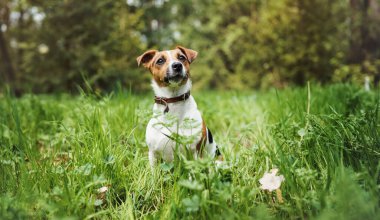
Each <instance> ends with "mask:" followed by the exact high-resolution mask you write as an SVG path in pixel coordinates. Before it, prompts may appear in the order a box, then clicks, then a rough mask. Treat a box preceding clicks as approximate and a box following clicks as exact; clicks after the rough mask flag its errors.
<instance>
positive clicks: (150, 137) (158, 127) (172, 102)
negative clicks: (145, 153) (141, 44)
mask: <svg viewBox="0 0 380 220" xmlns="http://www.w3.org/2000/svg"><path fill="white" fill-rule="evenodd" d="M197 54H198V52H196V51H194V50H191V49H187V48H185V47H181V46H177V47H176V48H175V49H174V50H166V51H157V50H148V51H146V52H145V53H144V54H142V55H141V56H139V57H137V64H138V65H139V66H140V65H141V64H142V65H143V66H144V67H145V68H147V69H149V71H150V72H151V73H152V77H153V79H152V87H153V90H154V93H155V98H154V101H155V104H154V105H153V117H152V118H151V119H150V121H149V123H148V126H147V128H146V143H147V144H148V147H149V162H150V165H151V166H152V167H154V165H155V164H156V163H157V160H160V159H161V158H162V159H163V160H164V161H165V162H171V161H173V159H174V152H176V149H177V147H178V149H179V151H180V152H189V153H191V155H193V156H194V158H198V157H202V156H203V155H205V154H206V155H207V156H210V157H215V156H220V152H219V150H218V147H217V145H216V143H215V141H214V140H213V137H212V134H211V131H210V129H208V128H207V127H206V124H205V122H204V120H203V119H202V116H201V113H200V112H199V110H198V108H197V104H196V103H195V100H194V98H193V96H192V95H191V94H190V89H191V80H190V64H191V63H192V62H193V61H194V60H195V58H196V57H197ZM173 116H174V117H173ZM173 119H174V120H173ZM189 122H191V123H190V124H191V125H189ZM176 137H183V138H185V139H186V138H188V139H189V141H188V142H186V144H184V146H178V144H177V142H176ZM182 145H183V144H182Z"/></svg>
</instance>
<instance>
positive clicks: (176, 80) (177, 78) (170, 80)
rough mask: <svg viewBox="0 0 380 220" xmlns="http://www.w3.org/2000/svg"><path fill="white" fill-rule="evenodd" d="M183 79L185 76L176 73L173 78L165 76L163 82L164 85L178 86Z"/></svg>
mask: <svg viewBox="0 0 380 220" xmlns="http://www.w3.org/2000/svg"><path fill="white" fill-rule="evenodd" d="M185 78H186V74H181V73H178V74H176V75H174V76H173V75H170V74H167V76H165V78H164V81H165V83H168V84H178V83H180V82H181V81H182V80H184V79H185Z"/></svg>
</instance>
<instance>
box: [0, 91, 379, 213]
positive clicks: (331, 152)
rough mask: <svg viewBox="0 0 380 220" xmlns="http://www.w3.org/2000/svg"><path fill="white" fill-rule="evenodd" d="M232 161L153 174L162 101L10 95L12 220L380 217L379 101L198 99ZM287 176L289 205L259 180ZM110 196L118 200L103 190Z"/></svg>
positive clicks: (3, 126)
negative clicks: (152, 124)
mask: <svg viewBox="0 0 380 220" xmlns="http://www.w3.org/2000/svg"><path fill="white" fill-rule="evenodd" d="M194 96H195V99H196V100H197V103H198V107H199V108H200V109H201V111H202V113H203V117H204V119H205V120H206V123H207V125H208V126H209V127H210V128H211V130H212V131H213V133H214V136H215V139H216V140H217V142H218V144H219V146H220V147H221V150H222V152H223V154H224V156H225V159H226V161H225V164H224V166H223V167H221V168H219V169H217V168H216V167H215V166H214V163H213V161H212V160H207V159H204V160H199V161H191V160H190V161H188V160H185V159H179V158H177V159H176V160H175V162H174V163H173V164H165V163H162V164H160V165H158V167H157V169H156V170H155V171H153V172H152V171H151V169H150V167H149V163H148V156H147V146H146V144H145V137H144V136H145V126H146V124H147V121H148V120H149V118H150V115H151V109H152V102H153V101H152V97H150V96H138V95H132V94H130V93H128V92H121V93H117V94H112V95H108V96H103V97H98V96H93V95H81V96H75V97H71V96H68V95H60V96H44V95H37V96H36V95H26V96H24V97H22V98H20V99H15V98H12V97H10V96H8V95H4V96H3V97H2V98H1V100H0V132H1V133H0V145H1V150H0V171H1V172H0V174H1V178H2V179H1V195H0V219H17V218H21V219H29V218H36V219H39V218H62V217H75V218H78V219H84V218H115V219H132V218H155V219H156V218H161V219H182V218H189V219H233V218H236V219H240V218H243V219H244V218H257V219H265V218H268V219H271V218H292V219H310V218H319V219H375V218H378V216H379V215H380V211H379V196H378V195H379V181H380V180H379V171H380V163H379V159H380V135H379V122H380V119H379V118H378V113H379V109H378V105H379V98H378V94H377V93H376V92H365V91H362V90H361V89H359V88H356V87H353V86H348V85H334V86H329V87H326V88H321V87H318V86H311V88H310V92H309V93H308V89H307V88H297V89H286V90H280V91H275V90H273V91H269V92H253V91H252V92H249V91H247V92H198V93H194ZM272 168H278V169H279V173H280V174H281V175H283V176H284V178H285V181H284V182H283V183H282V185H281V191H282V197H283V200H284V201H283V203H281V202H280V201H279V200H278V197H277V196H276V193H275V192H267V191H263V190H261V189H260V188H259V187H260V183H259V179H260V178H261V177H262V176H263V174H264V173H265V172H268V171H269V170H270V169H272ZM102 186H107V187H108V191H107V192H105V193H99V192H98V191H97V190H98V189H99V188H101V187H102Z"/></svg>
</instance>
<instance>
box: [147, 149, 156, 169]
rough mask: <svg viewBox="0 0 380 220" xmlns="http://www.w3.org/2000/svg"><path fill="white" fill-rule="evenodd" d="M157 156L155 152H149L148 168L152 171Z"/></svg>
mask: <svg viewBox="0 0 380 220" xmlns="http://www.w3.org/2000/svg"><path fill="white" fill-rule="evenodd" d="M157 157H158V155H157V153H156V152H154V151H153V150H149V163H150V167H151V168H152V169H153V168H154V167H155V165H156V164H157V160H158V158H157Z"/></svg>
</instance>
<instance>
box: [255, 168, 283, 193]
mask: <svg viewBox="0 0 380 220" xmlns="http://www.w3.org/2000/svg"><path fill="white" fill-rule="evenodd" d="M277 172H278V169H271V170H270V173H264V176H263V177H262V178H261V179H260V180H259V182H260V184H261V186H260V188H261V189H264V190H265V189H266V190H268V191H269V192H272V191H273V190H276V189H279V188H280V186H281V182H282V181H284V180H285V178H284V176H283V175H280V176H276V174H277Z"/></svg>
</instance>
